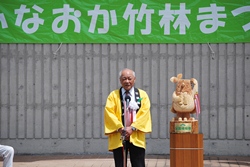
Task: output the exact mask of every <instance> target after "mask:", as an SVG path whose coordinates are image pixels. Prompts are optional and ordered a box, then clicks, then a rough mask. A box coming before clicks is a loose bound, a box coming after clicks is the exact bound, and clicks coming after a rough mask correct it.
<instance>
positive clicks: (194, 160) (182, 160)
mask: <svg viewBox="0 0 250 167" xmlns="http://www.w3.org/2000/svg"><path fill="white" fill-rule="evenodd" d="M170 167H203V134H189V133H183V134H176V133H175V134H174V133H170Z"/></svg>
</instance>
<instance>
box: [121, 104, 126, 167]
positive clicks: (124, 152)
mask: <svg viewBox="0 0 250 167" xmlns="http://www.w3.org/2000/svg"><path fill="white" fill-rule="evenodd" d="M123 106H124V112H123V114H124V128H126V118H127V117H126V116H127V112H126V111H127V106H126V101H125V100H124V102H123ZM122 144H123V167H127V158H126V130H125V129H123V131H122Z"/></svg>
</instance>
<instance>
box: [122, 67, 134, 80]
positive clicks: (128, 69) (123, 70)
mask: <svg viewBox="0 0 250 167" xmlns="http://www.w3.org/2000/svg"><path fill="white" fill-rule="evenodd" d="M124 70H131V69H129V68H124V69H123V70H121V71H120V72H119V78H121V76H122V72H123V71H124ZM131 71H133V70H131ZM133 75H134V77H135V72H134V71H133Z"/></svg>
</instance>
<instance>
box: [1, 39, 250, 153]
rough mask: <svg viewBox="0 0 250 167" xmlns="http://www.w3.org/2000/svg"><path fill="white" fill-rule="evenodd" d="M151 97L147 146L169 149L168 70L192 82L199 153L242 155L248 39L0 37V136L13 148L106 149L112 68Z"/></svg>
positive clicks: (249, 102)
mask: <svg viewBox="0 0 250 167" xmlns="http://www.w3.org/2000/svg"><path fill="white" fill-rule="evenodd" d="M125 67H128V68H132V69H134V70H135V72H136V87H138V88H141V89H144V90H146V91H147V93H148V95H149V97H150V99H151V113H152V121H153V131H152V133H151V134H148V135H147V153H148V154H169V138H170V134H169V122H170V120H171V119H172V118H173V117H174V114H173V113H171V112H170V107H171V103H172V102H171V101H172V93H173V91H174V89H175V85H174V84H173V83H172V82H170V80H169V79H170V78H171V77H172V76H176V75H177V74H178V73H182V74H183V76H184V78H188V79H189V78H192V77H194V78H196V79H197V80H198V82H199V94H200V98H201V105H202V106H201V108H202V111H201V114H200V116H199V118H198V119H199V130H200V133H203V135H204V153H205V154H206V155H250V152H249V149H250V129H249V128H250V43H245V44H211V45H209V44H0V70H1V72H0V86H1V89H0V98H1V99H0V142H1V143H2V144H9V145H12V146H13V147H14V148H15V151H16V153H20V154H21V153H28V154H37V153H39V154H47V153H106V152H108V151H107V142H108V141H107V137H106V136H105V135H104V128H103V125H104V123H103V110H104V106H105V102H106V98H107V96H108V94H109V92H110V91H112V90H113V89H116V88H119V87H120V83H119V80H118V73H119V71H120V70H121V69H123V68H125Z"/></svg>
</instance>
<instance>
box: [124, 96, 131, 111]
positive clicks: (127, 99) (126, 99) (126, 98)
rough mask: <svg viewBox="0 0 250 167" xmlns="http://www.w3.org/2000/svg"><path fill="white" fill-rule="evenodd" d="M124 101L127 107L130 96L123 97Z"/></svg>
mask: <svg viewBox="0 0 250 167" xmlns="http://www.w3.org/2000/svg"><path fill="white" fill-rule="evenodd" d="M125 101H126V106H127V108H128V105H129V102H130V101H131V97H130V96H128V95H127V96H126V97H125Z"/></svg>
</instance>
